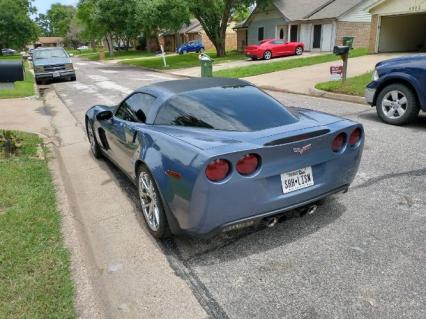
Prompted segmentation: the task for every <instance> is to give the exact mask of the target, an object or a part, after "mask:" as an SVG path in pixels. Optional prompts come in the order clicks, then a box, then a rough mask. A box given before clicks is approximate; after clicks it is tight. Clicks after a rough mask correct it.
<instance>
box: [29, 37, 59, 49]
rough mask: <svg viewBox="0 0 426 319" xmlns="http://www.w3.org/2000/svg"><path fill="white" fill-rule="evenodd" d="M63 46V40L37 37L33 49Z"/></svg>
mask: <svg viewBox="0 0 426 319" xmlns="http://www.w3.org/2000/svg"><path fill="white" fill-rule="evenodd" d="M63 45H64V38H61V37H39V38H38V40H37V41H36V42H35V43H34V47H35V48H38V47H61V46H63Z"/></svg>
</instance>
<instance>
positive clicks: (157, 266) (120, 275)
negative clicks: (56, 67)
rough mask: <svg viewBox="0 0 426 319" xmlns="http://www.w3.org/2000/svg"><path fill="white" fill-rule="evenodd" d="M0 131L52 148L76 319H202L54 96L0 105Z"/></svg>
mask: <svg viewBox="0 0 426 319" xmlns="http://www.w3.org/2000/svg"><path fill="white" fill-rule="evenodd" d="M0 128H5V129H18V130H23V131H32V132H34V133H41V134H43V135H44V136H45V143H49V145H51V146H52V154H53V156H54V158H53V159H51V160H50V161H49V164H50V166H51V168H52V173H53V176H54V180H55V185H56V188H57V191H58V195H57V196H58V206H59V208H60V210H61V213H62V216H61V217H62V228H63V229H62V231H63V234H64V238H65V242H66V244H67V247H68V248H69V249H70V251H71V255H72V266H71V267H72V273H73V279H74V282H75V285H76V307H77V313H78V317H79V318H182V317H185V318H206V317H207V314H206V313H205V311H204V309H203V308H202V307H201V306H200V304H199V303H198V301H197V299H196V297H195V296H194V294H193V292H192V290H191V288H190V287H189V286H188V284H187V282H186V281H185V280H184V278H183V277H181V276H182V275H181V274H179V275H178V274H176V273H175V270H174V268H172V267H171V265H170V263H169V261H168V259H167V256H166V255H165V254H164V252H163V250H162V249H161V248H160V246H159V245H158V243H157V241H155V240H154V239H153V238H152V237H151V235H150V234H149V232H148V230H147V229H146V228H145V225H144V223H143V220H142V217H141V213H140V212H139V209H138V206H137V204H136V200H135V199H134V198H129V194H128V193H127V192H126V191H125V190H123V189H122V187H121V186H122V185H120V181H119V180H118V179H117V176H115V173H114V169H112V168H111V165H110V164H109V163H108V162H107V161H102V160H101V161H97V160H95V159H94V158H93V157H92V156H91V154H90V151H89V144H88V142H87V138H86V135H85V133H84V128H83V127H81V126H80V125H79V123H78V121H77V120H76V119H75V118H74V117H73V115H72V114H71V113H70V111H69V110H68V109H67V108H66V106H65V105H63V104H62V102H61V101H60V99H59V98H58V97H57V95H56V93H55V91H53V90H48V91H46V94H45V96H44V101H43V100H37V99H17V100H0ZM111 194H114V196H111Z"/></svg>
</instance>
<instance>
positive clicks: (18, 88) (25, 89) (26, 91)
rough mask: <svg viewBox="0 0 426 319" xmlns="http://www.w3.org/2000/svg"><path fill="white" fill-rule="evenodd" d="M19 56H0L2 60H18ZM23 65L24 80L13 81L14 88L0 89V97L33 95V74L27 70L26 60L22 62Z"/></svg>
mask: <svg viewBox="0 0 426 319" xmlns="http://www.w3.org/2000/svg"><path fill="white" fill-rule="evenodd" d="M21 58H22V57H21V56H19V55H18V56H0V61H2V60H9V61H10V60H19V59H21ZM24 66H25V80H24V81H18V82H15V88H14V89H10V90H0V99H9V98H19V97H26V96H31V95H34V76H33V74H32V73H31V72H30V71H29V65H28V62H25V63H24Z"/></svg>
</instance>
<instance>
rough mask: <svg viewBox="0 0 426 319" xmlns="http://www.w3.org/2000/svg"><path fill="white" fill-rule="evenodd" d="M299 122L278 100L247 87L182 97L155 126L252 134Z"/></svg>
mask: <svg viewBox="0 0 426 319" xmlns="http://www.w3.org/2000/svg"><path fill="white" fill-rule="evenodd" d="M296 121H297V119H296V118H295V117H294V115H292V114H291V113H290V112H289V111H288V110H287V109H286V108H285V107H284V106H283V105H281V104H280V103H279V102H277V101H276V100H275V99H273V98H272V97H270V96H269V95H268V94H266V93H264V92H262V91H261V90H259V89H257V88H255V87H253V86H250V85H246V86H233V87H217V88H208V89H201V90H195V91H192V92H187V93H182V94H179V95H177V96H175V97H172V98H171V99H169V100H168V101H167V102H166V103H165V104H164V105H163V106H162V107H161V109H160V111H159V112H158V115H157V118H156V120H155V124H158V125H178V126H190V127H201V128H209V129H215V130H223V131H240V132H250V131H258V130H264V129H268V128H272V127H277V126H282V125H286V124H290V123H294V122H296Z"/></svg>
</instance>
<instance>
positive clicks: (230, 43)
mask: <svg viewBox="0 0 426 319" xmlns="http://www.w3.org/2000/svg"><path fill="white" fill-rule="evenodd" d="M234 26H235V23H234V22H231V23H230V24H229V26H228V28H227V30H226V38H225V48H226V50H235V49H236V48H237V34H236V32H235V31H234V30H233V29H232V28H233V27H234ZM192 40H200V41H201V42H203V44H204V47H205V49H206V50H210V49H214V45H213V43H212V42H211V41H210V39H209V37H208V36H207V34H206V32H205V31H204V29H203V27H202V26H201V23H200V22H199V21H198V20H197V19H192V20H191V21H190V23H189V24H188V25H185V26H183V27H182V28H181V29H180V30H179V31H177V32H169V31H166V32H163V33H162V34H160V43H161V44H162V45H163V46H164V50H165V51H168V52H175V51H176V49H177V48H178V46H180V45H181V44H182V43H185V42H188V41H192Z"/></svg>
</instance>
